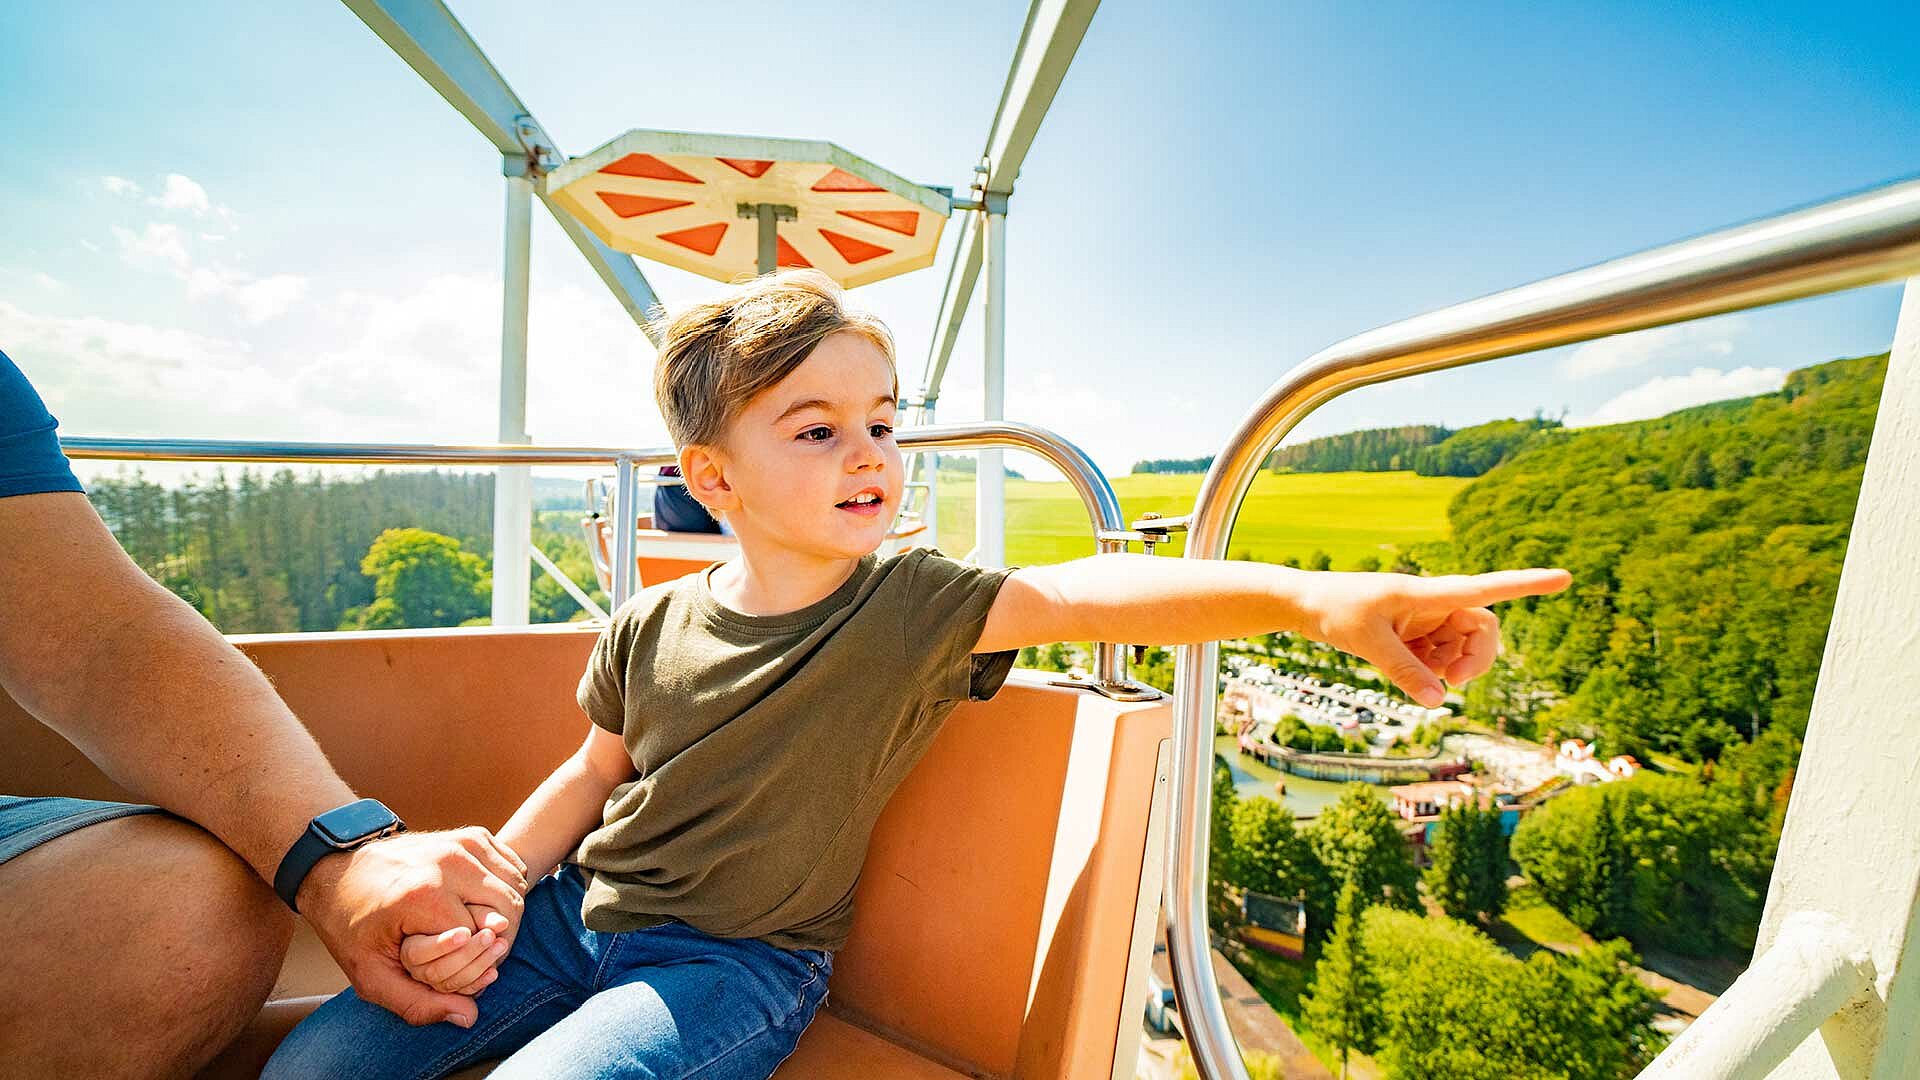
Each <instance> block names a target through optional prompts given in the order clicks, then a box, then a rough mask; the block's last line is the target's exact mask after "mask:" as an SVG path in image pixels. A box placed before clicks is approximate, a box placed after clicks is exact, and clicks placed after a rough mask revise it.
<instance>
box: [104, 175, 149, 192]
mask: <svg viewBox="0 0 1920 1080" xmlns="http://www.w3.org/2000/svg"><path fill="white" fill-rule="evenodd" d="M100 186H101V187H103V188H106V189H107V193H108V194H110V195H138V194H140V192H141V187H140V185H139V184H136V183H134V182H133V181H131V180H129V179H127V178H126V177H124V176H103V177H101V178H100Z"/></svg>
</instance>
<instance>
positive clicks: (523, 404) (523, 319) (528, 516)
mask: <svg viewBox="0 0 1920 1080" xmlns="http://www.w3.org/2000/svg"><path fill="white" fill-rule="evenodd" d="M508 160H509V161H512V160H514V159H508ZM506 221H507V225H506V242H505V245H504V246H505V256H504V258H503V259H502V267H501V270H502V272H501V290H500V441H501V442H502V443H506V444H508V445H514V446H526V445H528V444H530V443H532V442H533V439H532V438H531V437H529V436H528V434H527V289H528V283H529V279H530V277H531V269H532V247H533V181H532V180H531V179H529V178H528V177H526V176H525V175H524V174H523V175H518V176H515V175H509V176H508V177H507V213H506ZM532 546H533V471H532V470H531V469H530V468H528V467H527V466H525V465H502V466H499V467H498V468H497V469H495V470H494V479H493V625H495V626H525V625H526V624H527V617H528V606H529V603H530V596H529V590H530V589H531V588H532V585H533V582H532V580H531V578H532V571H531V564H530V562H529V560H530V559H531V557H532V556H531V548H532Z"/></svg>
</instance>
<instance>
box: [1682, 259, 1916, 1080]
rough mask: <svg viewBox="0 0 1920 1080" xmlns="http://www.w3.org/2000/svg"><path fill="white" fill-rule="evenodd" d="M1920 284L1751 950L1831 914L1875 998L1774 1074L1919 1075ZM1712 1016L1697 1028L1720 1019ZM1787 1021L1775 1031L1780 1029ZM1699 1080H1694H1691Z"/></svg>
mask: <svg viewBox="0 0 1920 1080" xmlns="http://www.w3.org/2000/svg"><path fill="white" fill-rule="evenodd" d="M1916 505H1920V278H1915V279H1913V280H1911V281H1909V282H1907V292H1906V300H1905V302H1904V303H1903V304H1902V305H1901V309H1900V322H1899V326H1898V328H1897V329H1896V330H1895V331H1894V339H1893V355H1892V357H1891V359H1890V360H1889V361H1888V363H1887V378H1886V383H1885V386H1884V387H1883V389H1882V390H1881V393H1880V412H1879V418H1878V419H1877V420H1876V421H1875V423H1874V428H1873V442H1872V445H1871V446H1870V447H1869V449H1868V451H1867V467H1866V474H1865V476H1864V478H1863V479H1862V480H1861V483H1860V502H1859V505H1858V509H1856V510H1855V511H1854V518H1853V532H1852V535H1851V536H1850V537H1849V538H1848V541H1847V557H1846V561H1845V564H1844V565H1843V566H1842V567H1841V570H1840V587H1839V590H1838V593H1837V595H1836V596H1835V598H1834V606H1833V622H1832V625H1831V628H1830V630H1829V631H1828V634H1827V647H1826V653H1825V655H1824V656H1823V657H1822V658H1821V661H1820V679H1819V682H1818V683H1817V684H1816V685H1815V687H1814V693H1813V712H1812V715H1811V716H1810V717H1809V719H1808V721H1807V743H1806V749H1805V750H1804V751H1803V752H1802V753H1801V755H1800V765H1799V768H1798V770H1797V771H1796V772H1795V774H1794V780H1793V801H1792V802H1791V803H1790V804H1789V805H1788V807H1787V822H1786V828H1785V830H1784V831H1783V833H1782V835H1781V837H1780V853H1779V856H1778V858H1777V861H1776V862H1775V864H1774V870H1773V884H1772V886H1771V887H1770V888H1769V890H1768V893H1767V910H1766V915H1765V917H1764V918H1763V919H1762V920H1761V923H1760V940H1759V946H1758V949H1757V950H1756V951H1757V952H1759V953H1765V952H1766V951H1767V950H1769V949H1770V948H1772V947H1774V946H1775V944H1776V942H1777V940H1778V939H1780V938H1781V937H1782V936H1783V933H1784V931H1785V929H1786V928H1787V927H1788V926H1789V925H1790V922H1791V920H1792V919H1793V918H1794V916H1796V915H1801V914H1804V913H1820V914H1823V915H1830V916H1832V917H1834V918H1835V919H1837V920H1838V921H1839V923H1840V924H1841V925H1842V926H1844V927H1845V928H1846V930H1847V931H1848V932H1849V933H1850V934H1851V935H1852V936H1853V937H1854V938H1855V939H1857V940H1859V941H1860V942H1861V943H1862V945H1863V946H1864V947H1865V949H1866V950H1867V954H1868V956H1867V958H1868V960H1870V961H1871V967H1870V970H1871V971H1872V972H1873V973H1874V981H1873V985H1872V986H1871V988H1870V990H1869V992H1868V993H1867V994H1865V995H1864V996H1862V997H1861V998H1858V999H1856V1000H1854V1001H1853V1002H1852V1003H1851V1004H1849V1005H1848V1006H1847V1007H1846V1008H1842V1009H1840V1010H1839V1011H1838V1012H1836V1013H1834V1014H1833V1015H1832V1016H1831V1018H1829V1019H1827V1020H1826V1022H1825V1023H1824V1024H1823V1025H1822V1026H1821V1027H1820V1030H1819V1031H1818V1033H1816V1034H1815V1035H1814V1036H1813V1037H1811V1038H1809V1039H1807V1040H1806V1041H1805V1042H1802V1043H1800V1044H1799V1046H1798V1047H1797V1048H1796V1049H1795V1050H1794V1051H1793V1053H1792V1054H1791V1055H1790V1056H1789V1057H1788V1058H1787V1060H1786V1062H1785V1063H1784V1064H1782V1065H1781V1066H1780V1067H1779V1068H1778V1069H1776V1070H1774V1071H1773V1072H1772V1073H1771V1074H1770V1075H1772V1076H1774V1077H1779V1078H1795V1080H1800V1078H1819V1080H1833V1078H1844V1080H1895V1078H1896V1077H1910V1076H1912V1075H1913V1071H1912V1070H1913V1067H1914V1063H1915V1062H1916V1061H1920V800H1917V799H1915V798H1914V796H1913V793H1914V791H1915V789H1916V788H1920V755H1917V754H1915V753H1914V752H1913V746H1912V735H1913V730H1914V726H1915V722H1916V721H1920V705H1916V702H1920V664H1916V663H1914V656H1915V655H1916V654H1920V588H1916V587H1915V585H1914V576H1913V552H1914V551H1916V550H1920V515H1916V514H1915V513H1914V509H1913V508H1914V507H1915V506H1916ZM1718 1008H1719V1006H1717V1005H1716V1006H1715V1007H1714V1009H1709V1010H1707V1013H1706V1015H1704V1016H1702V1017H1701V1019H1700V1023H1702V1024H1705V1023H1708V1022H1710V1021H1712V1020H1714V1019H1715V1017H1714V1012H1715V1009H1718ZM1787 1019H1788V1018H1787V1017H1785V1016H1784V1015H1783V1016H1781V1017H1779V1018H1778V1019H1777V1020H1776V1022H1778V1023H1785V1022H1787ZM1689 1075H1692V1074H1689Z"/></svg>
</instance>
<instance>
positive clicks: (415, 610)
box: [87, 469, 605, 634]
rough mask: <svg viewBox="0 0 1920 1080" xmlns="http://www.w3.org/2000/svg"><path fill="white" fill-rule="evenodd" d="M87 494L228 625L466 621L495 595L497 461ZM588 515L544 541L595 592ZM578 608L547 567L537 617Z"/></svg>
mask: <svg viewBox="0 0 1920 1080" xmlns="http://www.w3.org/2000/svg"><path fill="white" fill-rule="evenodd" d="M87 494H88V497H89V498H90V499H91V500H92V502H93V505H94V507H95V509H97V510H98V511H99V512H100V516H101V518H102V519H103V520H104V521H105V522H106V524H107V527H108V528H109V529H111V530H112V531H113V534H114V536H115V537H116V538H117V539H118V540H119V541H120V544H121V546H122V547H124V548H125V549H126V550H127V553H128V554H129V555H130V556H132V557H133V560H134V561H135V562H136V563H138V564H139V565H140V567H141V568H142V569H143V570H145V571H146V572H147V573H148V574H149V575H150V576H152V577H153V579H154V580H155V581H158V582H159V583H160V584H162V585H164V586H166V587H167V588H168V589H169V590H171V591H172V592H173V593H174V594H175V595H177V596H179V597H180V598H181V599H183V600H185V601H186V602H187V603H189V604H192V605H193V606H194V608H196V609H197V610H198V611H199V612H200V613H201V614H203V615H205V616H206V617H207V619H208V621H210V622H212V623H213V624H214V625H215V626H217V627H219V628H220V629H221V630H222V631H224V632H226V633H230V634H252V633H277V632H291V631H321V630H338V629H357V628H363V627H364V628H386V627H402V626H447V625H457V624H458V623H460V622H467V621H472V620H475V619H484V617H485V615H486V612H487V611H488V610H489V608H490V606H491V598H492V567H491V552H492V547H493V475H492V474H491V473H460V472H446V471H441V470H431V471H426V470H420V471H415V470H408V471H404V472H389V471H385V470H381V471H378V472H375V473H373V474H371V475H361V476H354V477H330V476H325V475H322V474H318V473H314V474H310V475H308V476H305V477H301V476H297V475H296V474H295V473H294V472H293V471H292V470H291V469H281V470H278V471H275V472H272V473H266V472H260V471H255V470H244V471H241V472H240V473H238V474H237V475H232V476H230V475H229V474H228V473H227V472H226V471H225V470H219V471H216V472H214V473H213V474H212V475H211V476H194V477H191V478H189V479H188V480H187V481H185V482H184V483H181V484H179V485H178V486H175V487H164V486H162V485H160V484H157V483H155V482H153V481H151V480H149V479H147V478H146V477H145V476H143V475H142V474H140V473H139V472H134V473H131V474H123V475H120V476H114V477H107V478H103V479H99V480H96V481H94V482H93V483H92V484H90V485H89V486H88V492H87ZM579 516H580V515H579V514H578V513H573V514H569V513H566V512H564V511H548V512H542V513H541V514H540V515H538V517H537V521H536V527H535V532H534V541H535V543H537V544H538V545H539V546H540V548H541V549H542V550H543V551H544V552H545V553H546V554H547V555H548V556H549V557H550V558H552V559H553V560H554V561H555V562H556V563H557V564H559V565H560V566H561V568H562V569H563V570H565V571H566V572H567V573H568V575H569V576H571V577H572V578H573V579H574V581H575V582H577V583H579V584H580V585H581V586H582V587H583V588H586V589H587V590H588V592H589V593H590V594H593V593H596V592H597V590H596V589H595V588H594V587H593V576H592V572H591V566H590V564H589V563H588V561H587V551H586V545H585V542H584V540H583V539H582V536H581V533H580V532H579V529H578V526H577V525H575V524H573V523H574V522H577V520H578V518H579ZM390 533H393V534H395V535H389V534H390ZM383 538H384V541H385V542H384V543H383V542H382V541H383ZM601 603H602V604H603V605H604V603H605V600H604V594H601ZM578 611H579V608H578V606H577V605H575V604H574V602H573V601H572V599H571V598H569V597H568V596H567V595H566V593H565V591H564V590H563V589H561V588H560V586H559V585H558V584H557V583H555V582H553V581H552V580H550V579H548V578H547V577H546V576H545V575H544V574H540V573H537V572H536V573H535V575H534V585H533V590H532V596H531V612H532V617H533V620H534V621H535V622H564V621H567V620H568V619H571V618H574V617H575V615H576V613H577V612H578Z"/></svg>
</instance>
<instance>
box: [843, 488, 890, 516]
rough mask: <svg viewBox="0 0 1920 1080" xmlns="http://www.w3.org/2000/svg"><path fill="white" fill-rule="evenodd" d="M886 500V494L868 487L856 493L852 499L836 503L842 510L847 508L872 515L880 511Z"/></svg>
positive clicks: (853, 511) (857, 512)
mask: <svg viewBox="0 0 1920 1080" xmlns="http://www.w3.org/2000/svg"><path fill="white" fill-rule="evenodd" d="M885 501H886V499H885V496H883V495H882V494H881V493H880V492H878V491H874V490H872V489H868V490H866V491H862V492H861V493H859V494H858V495H855V496H854V497H853V498H851V499H846V500H843V501H841V502H837V503H834V505H835V506H837V507H839V508H840V509H842V510H847V511H850V512H852V513H855V514H862V515H868V516H871V515H873V514H877V513H879V512H880V507H881V505H882V504H883V503H884V502H885Z"/></svg>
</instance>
